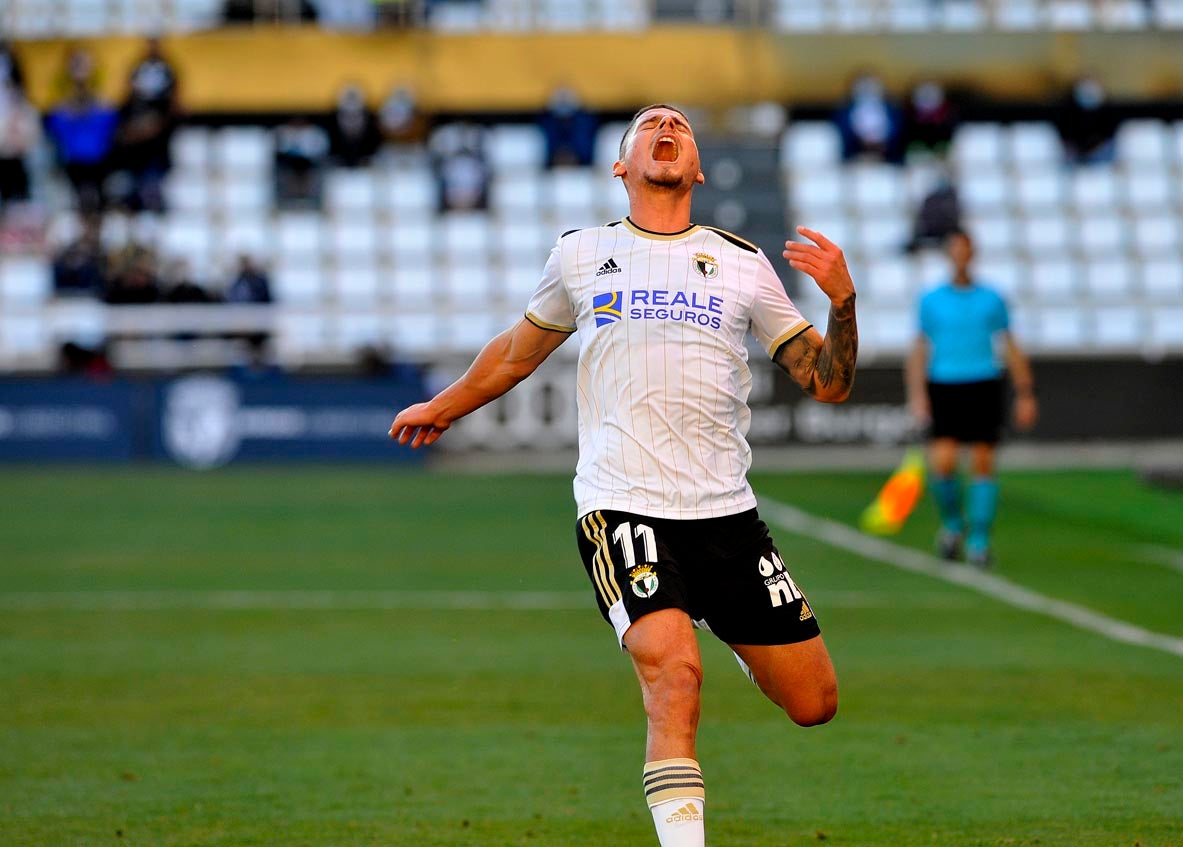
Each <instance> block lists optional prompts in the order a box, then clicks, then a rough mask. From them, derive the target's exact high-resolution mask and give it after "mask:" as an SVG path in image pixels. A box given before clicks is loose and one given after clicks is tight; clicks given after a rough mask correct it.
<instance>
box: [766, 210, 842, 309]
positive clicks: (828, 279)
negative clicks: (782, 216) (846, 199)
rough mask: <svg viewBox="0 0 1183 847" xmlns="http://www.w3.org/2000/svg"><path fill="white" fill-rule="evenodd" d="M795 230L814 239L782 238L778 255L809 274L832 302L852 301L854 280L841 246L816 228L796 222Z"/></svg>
mask: <svg viewBox="0 0 1183 847" xmlns="http://www.w3.org/2000/svg"><path fill="white" fill-rule="evenodd" d="M797 232H798V233H799V234H800V235H803V236H805V237H806V238H808V239H809V240H810V241H812V242H814V243H813V244H803V243H801V242H799V241H786V242H785V250H784V253H783V254H782V255H783V256H784V257H785V258H786V259H788V260H789V264H790V265H791V266H792V267H793V268H796V269H797V270H799V271H801V272H802V273H807V274H809V275H810V276H811V277H813V281H814V282H816V283H817V287H818V288H820V289H821V290H822V292H823V293H824V294H825V295H826V296H827V297H829V298H830V301H831V302H832V303H834V304H835V305H842V304H846V303H849V302H851V301H853V299H854V280H852V279H851V278H850V270H849V268H847V266H846V257H845V256H844V255H843V254H842V248H840V247H839V246H838V245H837V244H835V243H834V242H833V241H830V239H828V238H826V237H825V236H824V235H822V234H821V233H820V232H818V231H817V230H813V229H807V228H805V227H803V226H799V227H797ZM814 245H816V246H814Z"/></svg>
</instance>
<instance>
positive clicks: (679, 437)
mask: <svg viewBox="0 0 1183 847" xmlns="http://www.w3.org/2000/svg"><path fill="white" fill-rule="evenodd" d="M526 319H527V320H529V321H531V322H532V323H534V324H536V325H537V326H540V327H543V328H544V329H551V330H557V331H559V332H575V331H576V330H578V331H579V340H580V346H579V376H578V398H577V401H578V406H579V464H578V467H577V469H576V473H575V501H576V503H577V505H578V508H579V514H581V515H583V514H586V513H588V512H590V511H593V510H595V509H616V510H620V511H625V512H633V513H636V514H640V515H647V516H652V517H663V518H676V519H698V518H710V517H719V516H722V515H729V514H734V513H737V512H742V511H745V510H747V509H750V508H753V507H754V506H755V505H756V497H755V495H754V494H753V493H752V488H751V486H750V485H748V481H747V470H748V468H749V467H750V466H751V448H750V447H749V446H748V443H747V441H746V440H745V438H744V436H745V435H746V434H747V431H748V426H749V424H750V423H751V411H750V410H749V409H748V405H747V398H748V392H749V391H750V389H751V384H752V375H751V371H750V370H749V369H748V364H747V359H748V354H747V349H746V347H745V345H744V338H745V336H746V334H747V332H748V330H749V329H750V330H751V331H752V334H753V335H755V337H756V339H757V340H758V341H759V342H760V345H761V346H762V347H763V348H764V349H765V350H766V351H767V352H768V354H769V356H772V355H774V354H775V353H776V351H777V350H778V349H779V348H780V346H781V345H782V344H784V343H785V342H786V341H788V340H789V339H791V338H793V337H794V336H796V335H798V334H800V333H802V332H804V331H805V330H806V329H808V328H809V326H810V324H809V322H808V321H806V320H805V319H804V318H803V317H802V316H801V313H800V312H799V311H798V310H797V307H796V306H794V305H793V303H792V301H791V300H789V297H788V295H786V294H785V290H784V287H783V286H782V284H781V282H780V279H779V278H778V277H777V275H776V271H774V270H773V268H772V265H771V264H770V263H769V261H768V259H767V257H765V255H764V253H763V252H762V251H761V250H759V249H757V248H756V247H755V246H754V245H752V244H749V243H748V242H746V241H744V240H743V239H741V238H737V237H735V236H734V235H731V234H729V233H725V232H722V231H720V230H715V229H711V228H709V227H704V226H691V227H690V228H689V229H687V230H685V231H684V232H680V233H677V234H675V235H665V234H659V233H653V232H649V231H647V230H644V229H641V228H640V227H638V226H636V225H635V224H633V223H632V221H630V220H629V219H628V218H625V219H624V220H623V221H616V222H614V223H610V224H607V225H605V226H600V227H595V228H592V229H580V230H575V231H573V232H568V233H566V234H564V235H563V236H562V237H561V238H559V240H558V243H557V244H555V246H554V249H552V250H551V253H550V258H549V259H548V260H547V263H546V269H545V270H544V271H543V277H542V281H541V283H540V284H539V286H538V289H537V290H536V291H535V292H534V296H533V297H532V298H531V299H530V305H529V307H528V308H527V311H526Z"/></svg>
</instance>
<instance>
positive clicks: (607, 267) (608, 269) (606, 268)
mask: <svg viewBox="0 0 1183 847" xmlns="http://www.w3.org/2000/svg"><path fill="white" fill-rule="evenodd" d="M622 273H624V269H623V268H621V267H620V265H618V264H616V260H615V259H609V260H608V261H606V262H604V264H602V265H600V269H599V270H598V271H596V276H603V275H604V274H622Z"/></svg>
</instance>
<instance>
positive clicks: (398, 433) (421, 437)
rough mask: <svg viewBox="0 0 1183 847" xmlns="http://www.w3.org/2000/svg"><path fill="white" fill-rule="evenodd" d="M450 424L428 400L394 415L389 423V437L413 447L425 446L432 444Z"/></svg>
mask: <svg viewBox="0 0 1183 847" xmlns="http://www.w3.org/2000/svg"><path fill="white" fill-rule="evenodd" d="M451 425H452V423H451V421H446V420H444V419H443V418H441V417H440V416H439V415H438V414H437V413H436V412H435V410H434V409H433V408H432V404H431V403H430V402H428V403H416V404H415V405H414V406H408V407H407V408H405V409H403V410H402V411H401V412H399V413H398V414H397V415H396V416H395V418H394V423H392V424H391V425H390V437H391V438H393V439H394V440H396V441H397V442H398V443H399V444H408V443H409V444H410V445H411V447H413V448H417V447H426V446H427V445H429V444H434V443H435V441H436V439H438V438H439V437H440V436H441V435H443V434H444V432H445V431H446V430H447V429H448V427H450V426H451Z"/></svg>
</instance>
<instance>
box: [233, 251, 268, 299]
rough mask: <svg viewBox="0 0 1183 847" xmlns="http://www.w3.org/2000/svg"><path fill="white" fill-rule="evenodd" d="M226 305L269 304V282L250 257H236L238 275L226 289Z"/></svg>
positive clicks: (265, 273)
mask: <svg viewBox="0 0 1183 847" xmlns="http://www.w3.org/2000/svg"><path fill="white" fill-rule="evenodd" d="M226 302H227V303H270V302H271V280H270V279H269V278H268V276H267V272H266V271H264V270H263V268H261V267H260V266H259V265H257V264H256V263H255V261H254V259H252V258H251V257H250V256H248V255H246V254H243V255H241V256H239V257H238V273H237V274H236V275H235V277H234V279H233V280H232V281H231V283H230V286H229V287H228V288H227V289H226Z"/></svg>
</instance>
